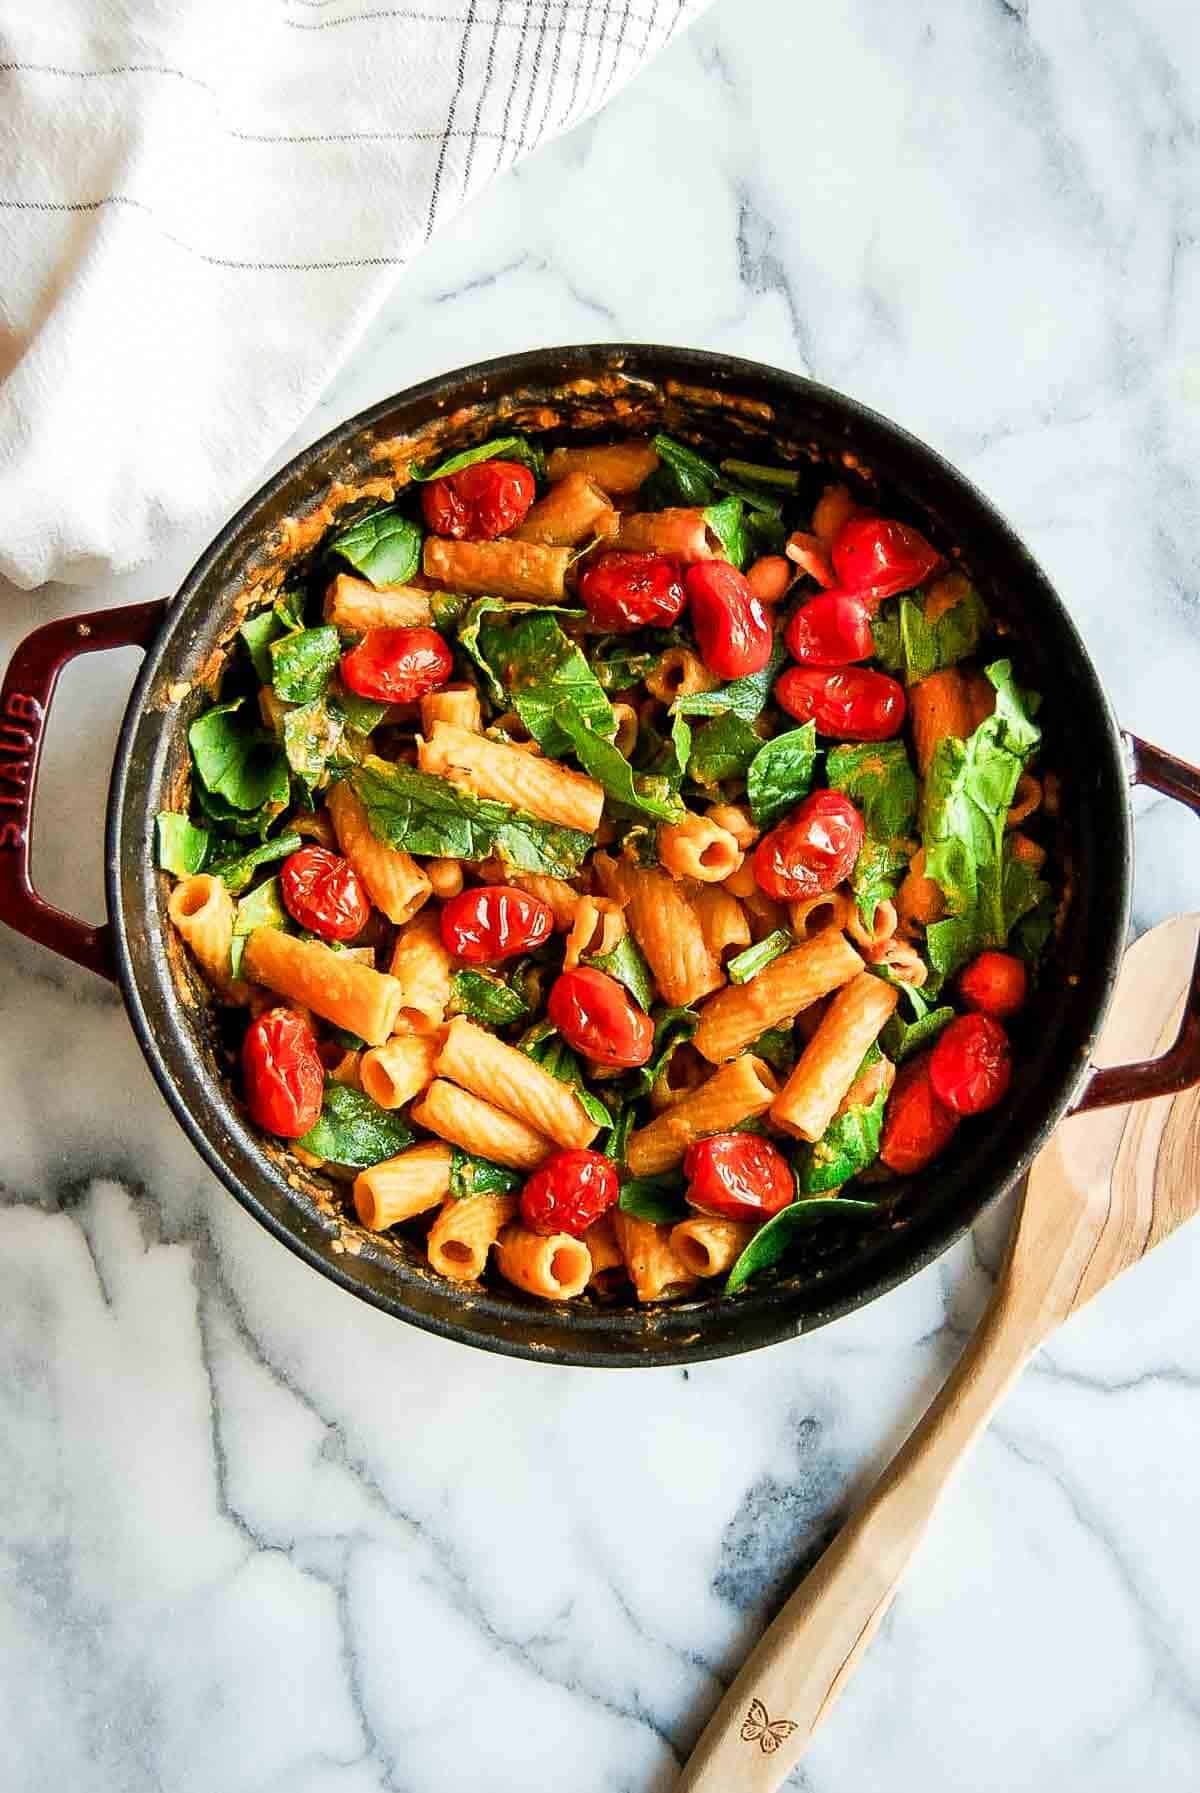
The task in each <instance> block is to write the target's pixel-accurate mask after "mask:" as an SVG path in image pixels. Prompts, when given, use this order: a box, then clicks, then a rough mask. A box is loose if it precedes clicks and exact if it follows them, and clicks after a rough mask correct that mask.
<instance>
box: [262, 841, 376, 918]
mask: <svg viewBox="0 0 1200 1793" xmlns="http://www.w3.org/2000/svg"><path fill="white" fill-rule="evenodd" d="M279 893H280V895H281V896H282V898H283V906H284V908H285V909H286V910H287V912H288V914H289V915H290V916H291V918H292V920H293V921H298V922H299V923H300V926H301V927H302V928H307V929H308V931H309V933H310V934H319V935H320V936H321V938H322V940H353V939H354V936H355V935H356V934H361V933H362V931H363V929H364V928H365V927H366V925H367V918H368V917H369V915H370V913H371V901H370V898H369V897H368V896H367V893H366V890H365V888H364V886H363V881H362V879H361V878H360V877H359V875H358V873H357V872H356V871H355V869H354V867H353V866H352V865H351V863H350V861H349V860H348V859H343V858H342V856H341V854H340V853H331V852H330V851H329V849H328V847H301V848H300V851H299V852H298V853H291V854H289V856H288V857H287V858H286V859H285V860H284V862H283V866H282V868H281V870H280V873H279Z"/></svg>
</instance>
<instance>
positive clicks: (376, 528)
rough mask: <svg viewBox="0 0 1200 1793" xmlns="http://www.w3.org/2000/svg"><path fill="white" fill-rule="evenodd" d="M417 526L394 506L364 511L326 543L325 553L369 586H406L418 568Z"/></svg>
mask: <svg viewBox="0 0 1200 1793" xmlns="http://www.w3.org/2000/svg"><path fill="white" fill-rule="evenodd" d="M421 540H422V531H421V528H420V525H419V524H417V523H414V522H413V521H412V519H411V517H406V516H403V515H402V514H401V512H400V511H399V510H397V508H396V506H395V505H394V504H384V505H381V506H379V507H378V508H377V509H376V510H372V511H368V512H367V514H366V516H365V517H360V518H359V519H358V522H357V523H351V525H350V527H349V528H348V529H343V530H342V532H341V534H340V535H335V536H334V538H333V540H332V541H331V542H330V543H329V552H330V553H331V554H336V555H338V556H339V558H340V559H342V560H344V561H346V562H347V563H348V564H349V565H350V566H352V567H353V568H354V570H355V572H356V573H361V574H362V576H363V578H364V579H369V580H370V582H371V584H372V585H407V584H408V582H409V580H410V579H411V578H413V577H414V575H415V574H416V573H417V571H418V570H419V568H420V565H421Z"/></svg>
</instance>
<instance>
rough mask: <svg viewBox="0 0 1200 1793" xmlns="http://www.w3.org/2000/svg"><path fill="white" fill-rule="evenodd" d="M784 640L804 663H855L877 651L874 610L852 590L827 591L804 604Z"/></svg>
mask: <svg viewBox="0 0 1200 1793" xmlns="http://www.w3.org/2000/svg"><path fill="white" fill-rule="evenodd" d="M784 640H785V641H786V642H787V651H788V653H789V654H790V655H791V656H792V659H793V660H799V661H800V663H801V665H802V666H851V665H853V663H854V661H855V660H869V659H870V658H871V655H872V654H873V653H874V652H875V641H874V638H873V636H872V634H871V612H870V610H869V609H868V607H867V605H866V604H865V603H864V601H863V599H862V598H855V597H852V596H851V595H850V593H849V592H848V591H823V592H822V593H821V594H820V596H819V597H816V598H810V599H809V601H808V603H807V604H801V606H800V608H799V610H797V612H796V614H795V616H793V618H792V620H791V622H790V623H789V624H788V626H787V634H786V636H785V637H784Z"/></svg>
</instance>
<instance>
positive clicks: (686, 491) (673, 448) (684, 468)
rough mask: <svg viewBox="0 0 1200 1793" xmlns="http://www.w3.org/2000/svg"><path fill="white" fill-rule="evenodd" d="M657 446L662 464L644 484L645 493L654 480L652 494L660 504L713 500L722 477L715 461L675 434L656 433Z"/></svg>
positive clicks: (706, 502) (704, 503)
mask: <svg viewBox="0 0 1200 1793" xmlns="http://www.w3.org/2000/svg"><path fill="white" fill-rule="evenodd" d="M654 446H655V448H656V449H657V450H658V460H659V466H658V469H657V471H656V472H654V473H652V474H651V476H650V479H649V480H647V481H646V483H645V485H643V487H642V491H643V493H644V492H645V491H646V487H647V486H649V485H650V483H651V481H653V482H654V484H653V490H652V493H651V498H652V500H653V502H654V503H655V504H656V505H664V506H665V505H670V504H685V505H706V504H711V503H712V501H713V499H714V498H715V497H716V495H717V487H718V486H719V484H720V480H721V476H720V474H719V472H718V471H717V469H716V468H715V467H714V466H713V464H712V462H711V461H706V460H705V458H704V456H703V455H702V454H697V453H696V450H695V449H694V448H689V447H688V445H687V443H686V442H677V441H676V440H675V438H674V436H655V438H654Z"/></svg>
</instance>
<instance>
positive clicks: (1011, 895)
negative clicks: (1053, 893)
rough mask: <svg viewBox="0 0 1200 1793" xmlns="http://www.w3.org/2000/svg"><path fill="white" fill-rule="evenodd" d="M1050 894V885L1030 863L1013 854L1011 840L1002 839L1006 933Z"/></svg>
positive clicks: (1007, 838) (1008, 838)
mask: <svg viewBox="0 0 1200 1793" xmlns="http://www.w3.org/2000/svg"><path fill="white" fill-rule="evenodd" d="M1049 895H1050V886H1049V885H1048V884H1047V883H1046V881H1045V879H1044V878H1041V877H1039V875H1038V873H1037V872H1036V871H1035V870H1034V869H1033V867H1032V866H1031V865H1027V864H1026V863H1025V861H1024V860H1023V859H1017V858H1016V857H1015V856H1014V854H1013V849H1012V840H1011V838H1010V837H1008V836H1006V837H1005V841H1004V888H1003V898H1004V926H1005V929H1006V930H1007V932H1008V933H1011V932H1012V930H1013V929H1014V928H1015V927H1016V925H1017V923H1018V922H1019V921H1022V920H1023V919H1024V917H1025V916H1026V915H1029V914H1030V913H1031V911H1033V910H1034V909H1036V908H1038V907H1039V905H1040V904H1043V903H1045V901H1046V900H1047V898H1048V897H1049Z"/></svg>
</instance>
